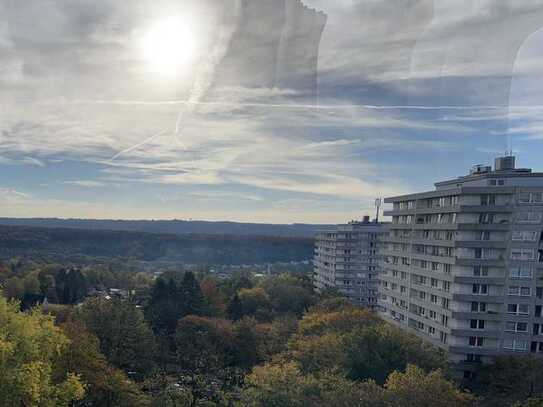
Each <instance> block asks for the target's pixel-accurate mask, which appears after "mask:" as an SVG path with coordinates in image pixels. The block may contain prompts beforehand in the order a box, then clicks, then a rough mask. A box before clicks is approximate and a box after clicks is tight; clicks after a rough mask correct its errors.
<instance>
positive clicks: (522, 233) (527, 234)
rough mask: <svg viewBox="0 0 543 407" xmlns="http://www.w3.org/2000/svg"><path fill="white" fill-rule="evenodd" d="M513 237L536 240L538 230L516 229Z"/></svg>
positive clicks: (514, 238) (515, 238) (521, 239)
mask: <svg viewBox="0 0 543 407" xmlns="http://www.w3.org/2000/svg"><path fill="white" fill-rule="evenodd" d="M512 239H513V240H515V241H524V242H534V241H536V240H537V232H536V231H533V230H515V231H514V232H513V236H512Z"/></svg>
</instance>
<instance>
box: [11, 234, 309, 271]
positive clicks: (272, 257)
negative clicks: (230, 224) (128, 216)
mask: <svg viewBox="0 0 543 407" xmlns="http://www.w3.org/2000/svg"><path fill="white" fill-rule="evenodd" d="M18 256H19V257H24V258H26V259H40V260H45V261H49V262H64V263H66V262H71V263H77V264H89V263H93V262H96V260H97V259H103V260H105V261H106V262H107V261H109V260H111V259H112V258H117V259H134V260H141V261H149V262H153V261H165V260H168V261H176V262H179V263H184V264H203V263H205V264H234V265H239V264H266V263H277V262H291V261H305V260H310V259H311V258H312V256H313V240H312V239H310V238H299V237H274V236H244V235H237V236H236V235H202V234H186V235H174V234H155V233H144V232H126V231H112V230H90V229H60V228H35V227H26V226H2V225H0V259H10V258H13V257H18Z"/></svg>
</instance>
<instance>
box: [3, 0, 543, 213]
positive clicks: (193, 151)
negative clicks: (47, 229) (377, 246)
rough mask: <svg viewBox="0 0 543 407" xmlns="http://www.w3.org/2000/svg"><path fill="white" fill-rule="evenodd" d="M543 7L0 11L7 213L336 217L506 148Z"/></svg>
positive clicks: (367, 2) (529, 113) (451, 3)
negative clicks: (380, 197) (377, 198)
mask: <svg viewBox="0 0 543 407" xmlns="http://www.w3.org/2000/svg"><path fill="white" fill-rule="evenodd" d="M542 28H543V0H509V1H506V0H503V1H502V0H478V1H477V0H304V3H303V4H302V2H301V1H300V0H223V1H216V0H131V1H130V2H121V1H117V0H96V1H89V0H25V1H19V0H0V216H10V217H63V218H70V217H82V218H126V219H141V218H146V219H171V218H177V219H190V218H191V219H205V220H236V221H251V222H253V221H258V222H272V223H291V222H311V223H317V222H318V223H332V222H343V221H346V220H350V219H354V218H359V217H361V216H362V215H363V214H364V213H366V212H368V211H372V212H373V208H372V206H373V201H374V198H376V197H378V196H390V195H396V194H400V193H407V192H414V191H418V190H423V189H428V188H431V187H432V184H433V182H435V181H438V180H442V179H444V178H447V177H453V176H457V175H462V174H464V173H466V171H467V170H468V168H469V167H470V166H471V165H472V164H475V163H489V162H491V161H492V160H493V158H494V157H495V156H496V155H499V154H503V152H504V151H506V150H508V149H513V150H514V151H515V154H516V155H517V156H518V161H519V162H520V164H521V165H522V166H525V167H533V168H535V169H539V170H543V162H542V160H541V157H542V156H543V80H542V79H543V78H542V72H543V71H542V68H543V30H542Z"/></svg>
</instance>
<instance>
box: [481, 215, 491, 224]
mask: <svg viewBox="0 0 543 407" xmlns="http://www.w3.org/2000/svg"><path fill="white" fill-rule="evenodd" d="M479 223H481V224H489V223H494V214H493V213H481V214H480V215H479Z"/></svg>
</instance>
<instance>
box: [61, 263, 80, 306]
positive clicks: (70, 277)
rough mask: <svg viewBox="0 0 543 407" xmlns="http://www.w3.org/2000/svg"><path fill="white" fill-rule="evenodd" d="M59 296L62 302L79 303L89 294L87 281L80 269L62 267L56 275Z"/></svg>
mask: <svg viewBox="0 0 543 407" xmlns="http://www.w3.org/2000/svg"><path fill="white" fill-rule="evenodd" d="M55 280H56V288H57V297H58V299H59V301H60V303H61V304H77V303H79V302H81V301H83V300H84V299H85V297H86V296H87V281H86V279H85V276H84V274H83V273H82V272H81V270H79V269H62V270H60V271H59V272H58V273H57V275H56V278H55Z"/></svg>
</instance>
